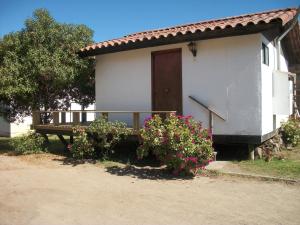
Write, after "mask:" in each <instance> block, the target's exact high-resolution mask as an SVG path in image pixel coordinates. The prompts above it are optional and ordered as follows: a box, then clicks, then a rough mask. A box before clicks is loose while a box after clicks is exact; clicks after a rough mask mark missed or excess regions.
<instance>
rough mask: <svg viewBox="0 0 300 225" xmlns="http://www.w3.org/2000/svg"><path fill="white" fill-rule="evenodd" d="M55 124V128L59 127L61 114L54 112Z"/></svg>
mask: <svg viewBox="0 0 300 225" xmlns="http://www.w3.org/2000/svg"><path fill="white" fill-rule="evenodd" d="M53 124H54V126H58V125H59V112H53Z"/></svg>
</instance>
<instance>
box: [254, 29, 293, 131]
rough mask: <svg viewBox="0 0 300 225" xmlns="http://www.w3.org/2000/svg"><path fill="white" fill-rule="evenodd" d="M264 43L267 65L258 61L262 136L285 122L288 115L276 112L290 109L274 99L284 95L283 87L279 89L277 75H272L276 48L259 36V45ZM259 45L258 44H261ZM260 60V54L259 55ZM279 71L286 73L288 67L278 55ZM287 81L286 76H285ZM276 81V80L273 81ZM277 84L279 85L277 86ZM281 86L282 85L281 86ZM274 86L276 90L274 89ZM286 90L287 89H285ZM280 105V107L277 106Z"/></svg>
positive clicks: (274, 66) (275, 68)
mask: <svg viewBox="0 0 300 225" xmlns="http://www.w3.org/2000/svg"><path fill="white" fill-rule="evenodd" d="M262 42H263V43H265V44H266V45H267V46H268V48H269V65H265V64H263V63H262V59H260V62H261V63H260V65H261V92H262V94H261V98H262V100H261V101H262V113H261V117H262V118H261V121H262V135H264V134H267V133H270V132H272V131H273V130H274V128H279V127H280V124H281V123H282V122H284V121H286V120H287V118H288V116H289V114H290V113H291V111H290V112H289V113H288V114H279V113H277V112H279V111H281V112H282V111H286V110H288V109H289V108H290V106H286V105H285V104H281V105H280V102H277V103H276V98H277V97H279V98H277V99H280V97H282V96H279V95H282V94H283V95H284V94H285V93H284V92H281V91H283V89H285V88H284V87H282V88H281V87H280V84H279V83H280V82H279V83H278V81H279V79H277V78H278V77H274V76H276V75H277V76H279V74H276V73H274V71H275V70H277V59H276V48H275V47H274V43H273V42H269V41H268V40H267V39H266V38H265V37H264V36H263V35H261V43H262ZM261 43H260V44H261ZM260 57H261V58H262V53H261V55H260ZM280 71H284V72H287V71H288V65H287V62H286V60H285V57H284V56H283V55H282V53H281V55H280ZM285 78H286V79H284V78H283V79H284V80H287V74H286V77H285ZM275 79H276V80H275ZM284 83H286V82H284ZM278 84H279V85H278ZM282 85H283V84H282ZM287 85H288V84H287ZM275 86H276V88H275ZM286 88H287V89H288V88H289V87H286ZM279 105H280V106H279ZM280 107H286V108H287V109H280ZM273 115H276V116H275V118H273ZM274 119H276V122H275V124H274Z"/></svg>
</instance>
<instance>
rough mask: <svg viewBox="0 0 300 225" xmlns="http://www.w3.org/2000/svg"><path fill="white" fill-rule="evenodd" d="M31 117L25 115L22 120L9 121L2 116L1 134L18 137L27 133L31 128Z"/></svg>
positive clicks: (0, 119)
mask: <svg viewBox="0 0 300 225" xmlns="http://www.w3.org/2000/svg"><path fill="white" fill-rule="evenodd" d="M31 123H32V119H31V117H29V116H28V117H25V118H24V119H23V121H22V122H13V123H9V122H7V121H6V120H4V119H3V118H2V117H0V136H4V137H16V136H20V135H22V134H26V133H27V132H28V131H29V130H30V125H31Z"/></svg>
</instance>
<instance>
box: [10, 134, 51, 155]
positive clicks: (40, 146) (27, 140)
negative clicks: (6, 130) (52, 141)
mask: <svg viewBox="0 0 300 225" xmlns="http://www.w3.org/2000/svg"><path fill="white" fill-rule="evenodd" d="M44 141H45V139H44V138H43V137H42V135H40V134H38V133H34V132H30V133H28V134H26V135H23V136H20V137H15V138H12V139H11V141H10V145H11V146H12V147H13V148H14V150H15V152H16V153H17V154H22V155H27V154H37V153H42V152H45V151H47V148H45V145H44Z"/></svg>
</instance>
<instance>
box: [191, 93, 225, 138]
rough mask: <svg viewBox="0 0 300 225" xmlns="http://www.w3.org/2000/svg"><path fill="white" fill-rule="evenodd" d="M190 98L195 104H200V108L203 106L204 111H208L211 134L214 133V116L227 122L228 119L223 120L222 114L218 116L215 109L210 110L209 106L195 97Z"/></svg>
mask: <svg viewBox="0 0 300 225" xmlns="http://www.w3.org/2000/svg"><path fill="white" fill-rule="evenodd" d="M189 98H190V99H192V100H193V101H194V102H196V103H198V104H199V105H200V106H202V107H203V108H204V109H206V110H207V111H208V112H209V129H210V130H211V132H213V127H214V119H213V115H215V116H217V117H219V118H220V119H221V120H223V121H226V119H225V118H223V117H222V116H221V115H220V114H218V113H217V112H216V111H214V110H213V109H211V108H209V107H208V106H207V105H205V104H203V103H202V102H200V101H199V100H198V99H196V98H195V97H193V96H189Z"/></svg>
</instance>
